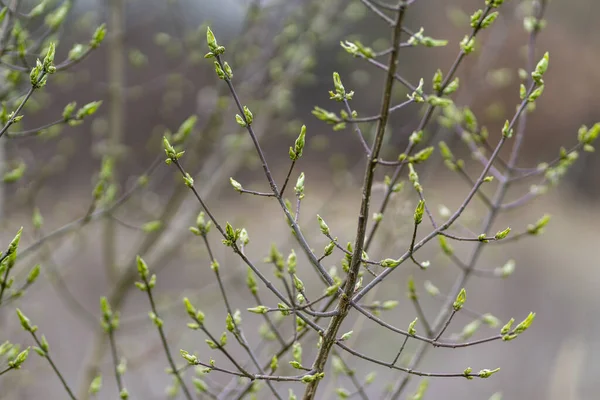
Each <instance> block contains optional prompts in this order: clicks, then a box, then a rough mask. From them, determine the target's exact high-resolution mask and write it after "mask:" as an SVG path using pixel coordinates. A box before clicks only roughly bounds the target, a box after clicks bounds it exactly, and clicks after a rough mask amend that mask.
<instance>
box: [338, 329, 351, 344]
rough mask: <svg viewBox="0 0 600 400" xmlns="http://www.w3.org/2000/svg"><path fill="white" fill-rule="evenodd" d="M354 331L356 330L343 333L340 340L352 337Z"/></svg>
mask: <svg viewBox="0 0 600 400" xmlns="http://www.w3.org/2000/svg"><path fill="white" fill-rule="evenodd" d="M353 332H354V331H349V332H346V333H344V334H343V335H342V337H341V338H340V340H341V341H342V342H343V341H346V340H348V339H350V337H351V336H352V333H353Z"/></svg>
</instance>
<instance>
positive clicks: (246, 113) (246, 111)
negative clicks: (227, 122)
mask: <svg viewBox="0 0 600 400" xmlns="http://www.w3.org/2000/svg"><path fill="white" fill-rule="evenodd" d="M244 117H245V118H246V123H247V124H248V125H250V124H252V121H254V115H252V112H251V111H250V109H249V108H248V107H246V106H244Z"/></svg>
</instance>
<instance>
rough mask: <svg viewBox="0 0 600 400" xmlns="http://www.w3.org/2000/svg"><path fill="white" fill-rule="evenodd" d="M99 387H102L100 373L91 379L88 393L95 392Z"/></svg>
mask: <svg viewBox="0 0 600 400" xmlns="http://www.w3.org/2000/svg"><path fill="white" fill-rule="evenodd" d="M101 388H102V375H97V376H96V377H95V378H94V379H93V380H92V383H91V384H90V388H89V389H88V392H89V393H90V394H97V393H98V392H99V391H100V389H101Z"/></svg>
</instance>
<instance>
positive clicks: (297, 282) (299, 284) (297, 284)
mask: <svg viewBox="0 0 600 400" xmlns="http://www.w3.org/2000/svg"><path fill="white" fill-rule="evenodd" d="M293 278H294V286H295V287H296V290H298V291H299V292H303V291H304V283H302V281H301V280H300V278H298V277H297V276H296V274H294V275H293Z"/></svg>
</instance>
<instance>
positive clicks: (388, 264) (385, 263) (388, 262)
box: [379, 258, 400, 268]
mask: <svg viewBox="0 0 600 400" xmlns="http://www.w3.org/2000/svg"><path fill="white" fill-rule="evenodd" d="M379 265H381V266H382V267H383V268H395V267H397V266H398V265H400V259H398V260H394V259H393V258H386V259H385V260H382V261H380V262H379Z"/></svg>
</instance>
